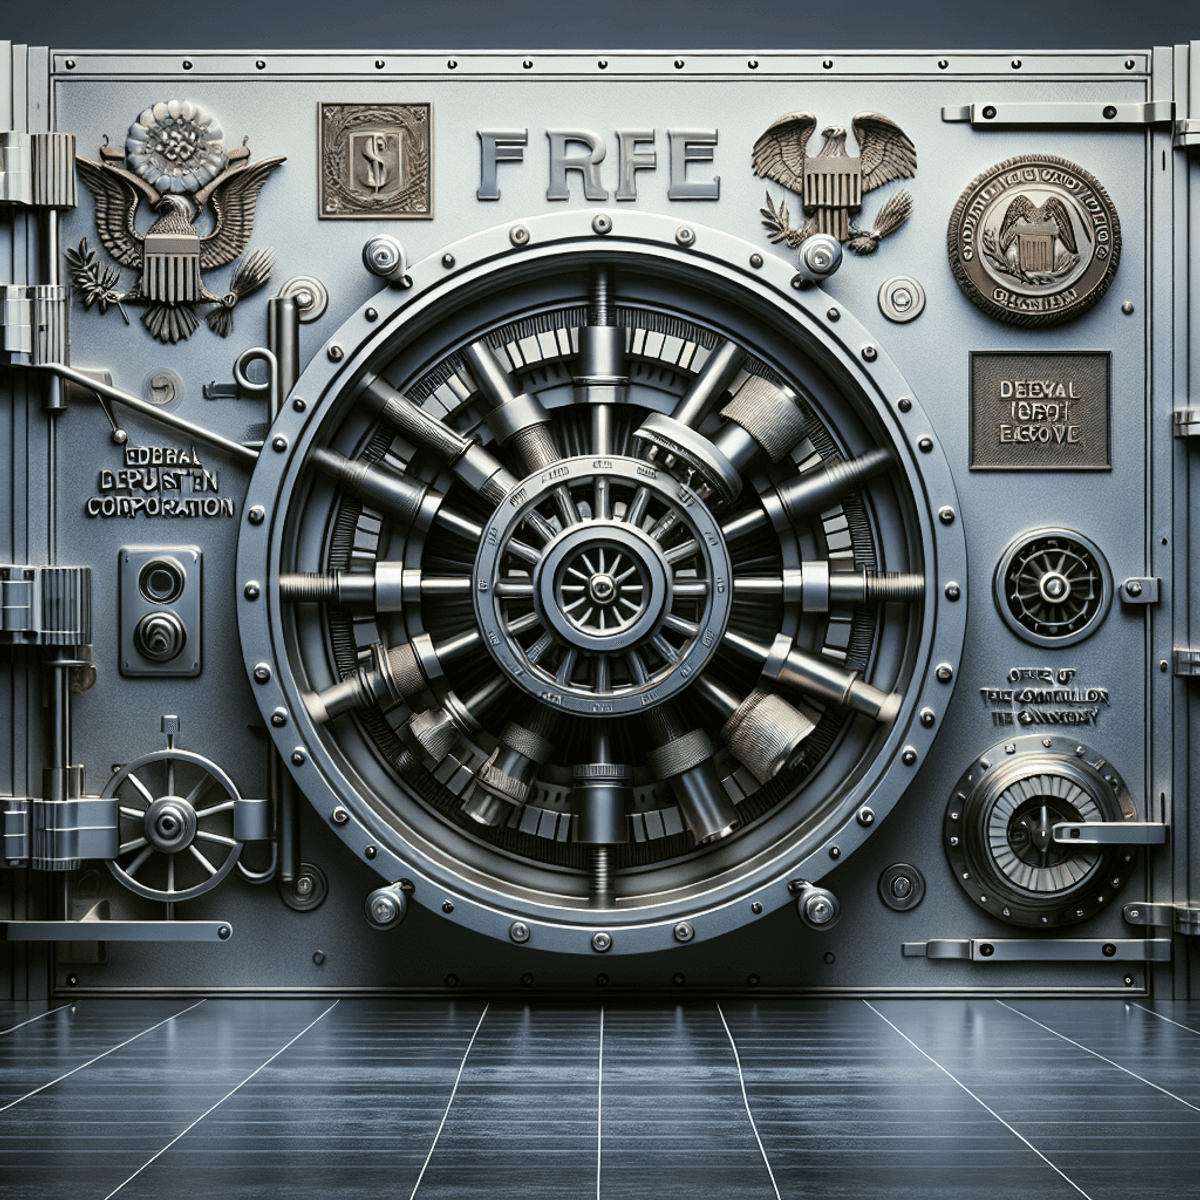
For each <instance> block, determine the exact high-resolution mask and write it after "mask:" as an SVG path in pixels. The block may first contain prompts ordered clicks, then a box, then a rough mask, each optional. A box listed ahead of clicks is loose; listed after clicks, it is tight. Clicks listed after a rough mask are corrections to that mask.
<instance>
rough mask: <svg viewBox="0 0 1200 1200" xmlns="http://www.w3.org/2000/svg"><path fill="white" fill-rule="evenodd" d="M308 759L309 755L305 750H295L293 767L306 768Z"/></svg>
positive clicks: (293, 752)
mask: <svg viewBox="0 0 1200 1200" xmlns="http://www.w3.org/2000/svg"><path fill="white" fill-rule="evenodd" d="M307 759H308V755H306V754H305V753H304V751H303V750H293V751H292V765H293V766H296V767H302V766H304V764H305V762H306V761H307Z"/></svg>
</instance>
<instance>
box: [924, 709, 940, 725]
mask: <svg viewBox="0 0 1200 1200" xmlns="http://www.w3.org/2000/svg"><path fill="white" fill-rule="evenodd" d="M936 720H937V715H936V714H935V713H934V711H933V709H932V708H923V709H921V724H922V725H924V726H925V728H926V729H928V728H929V727H930V726H931V725H932V724H933V723H934V721H936Z"/></svg>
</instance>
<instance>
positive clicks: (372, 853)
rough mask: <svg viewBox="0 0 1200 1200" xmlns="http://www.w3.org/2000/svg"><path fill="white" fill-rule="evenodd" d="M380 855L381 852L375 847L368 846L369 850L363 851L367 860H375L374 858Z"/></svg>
mask: <svg viewBox="0 0 1200 1200" xmlns="http://www.w3.org/2000/svg"><path fill="white" fill-rule="evenodd" d="M378 853H379V851H378V850H377V849H376V848H375V847H374V846H368V847H367V848H366V849H365V850H364V851H363V854H364V855H365V856H366V857H367V858H374V857H375V855H377V854H378Z"/></svg>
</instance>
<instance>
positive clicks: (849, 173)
mask: <svg viewBox="0 0 1200 1200" xmlns="http://www.w3.org/2000/svg"><path fill="white" fill-rule="evenodd" d="M816 127H817V118H816V117H814V116H813V114H812V113H810V112H803V111H801V112H793V113H788V114H787V115H786V116H783V117H780V118H779V120H778V121H776V122H775V123H774V124H773V125H771V127H770V128H769V129H768V130H767V131H766V132H765V133H764V134H763V135H762V136H761V137H760V138H759V139H758V141H757V142H755V143H754V173H755V175H757V176H759V177H760V178H762V179H770V180H772V181H773V182H775V183H780V184H782V185H783V186H784V187H785V188H788V189H789V190H790V191H793V192H795V193H796V194H797V195H798V196H799V197H800V200H801V206H802V208H803V211H804V216H805V218H806V219H805V221H804V224H803V225H801V226H800V227H799V228H793V226H792V224H791V218H790V215H789V213H788V209H787V204H786V203H784V202H782V201H781V202H780V204H779V207H778V208H776V207H775V205H774V204H773V203H772V202H771V194H770V192H768V193H767V207H766V208H764V209H762V210H761V212H762V216H763V222H762V223H763V226H764V227H765V228H766V229H767V231H768V233H769V234H770V240H771V241H772V242H786V243H787V244H788V246H790V247H792V248H793V249H794V248H795V247H797V246H799V245H800V243H801V242H803V241H804V240H805V238H808V237H811V236H812V235H813V234H814V233H825V234H829V235H830V236H831V237H835V238H837V240H838V241H839V242H844V243H845V245H846V247H847V248H848V249H850V250H853V251H854V253H855V254H872V253H874V251H875V249H876V248H877V247H878V245H879V243H880V242H881V241H882V240H883V239H884V238H885V237H887V235H888V234H889V233H894V232H895V231H896V230H897V229H899V228H900V226H901V225H903V224H904V222H905V221H907V220H908V218H909V215H910V214H911V213H912V196H911V195H910V194H909V193H908V192H907V191H903V192H898V193H896V195H894V196H892V197H891V198H890V199H888V201H887V202H886V203H885V204H884V205H883V207H882V208H881V209H880V210H879V213H878V215H877V216H876V217H875V221H874V223H873V224H872V226H871V228H870V229H861V228H858V227H856V226H855V225H854V224H853V221H852V216H853V214H855V213H857V212H858V211H859V210H860V209H861V208H862V201H863V196H865V195H866V194H867V193H868V192H873V191H874V190H875V189H876V188H878V187H882V186H883V185H884V184H885V183H891V182H893V180H896V179H911V178H912V177H913V176H914V175H916V173H917V151H916V147H915V146H914V145H913V144H912V142H911V141H910V140H909V138H908V136H907V135H906V134H905V133H904V131H903V130H902V129H901V128H900V126H899V125H897V124H896V123H895V122H894V121H891V120H889V119H888V118H887V117H884V116H881V115H880V114H879V113H876V112H860V113H856V114H855V116H854V118H853V120H852V121H851V122H850V128H851V129H852V130H853V132H854V137H855V139H856V141H857V142H858V147H859V156H858V157H857V158H854V157H852V156H851V155H849V154H847V153H846V131H845V129H843V128H841V127H840V126H838V125H830V126H828V127H826V128H825V129H823V130H822V131H821V135H822V137H824V139H825V142H824V144H823V145H822V146H821V149H820V150H819V151H818V152H817V153H816V154H815V155H812V156H810V155H809V153H808V141H809V138H811V137H812V135H813V131H814V130H815V129H816Z"/></svg>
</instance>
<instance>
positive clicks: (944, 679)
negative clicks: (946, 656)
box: [936, 663, 954, 683]
mask: <svg viewBox="0 0 1200 1200" xmlns="http://www.w3.org/2000/svg"><path fill="white" fill-rule="evenodd" d="M936 674H937V677H938V682H939V683H949V682H950V680H952V679H953V678H954V668H953V667H952V666H951V665H950V664H949V663H938V667H937V672H936Z"/></svg>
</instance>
